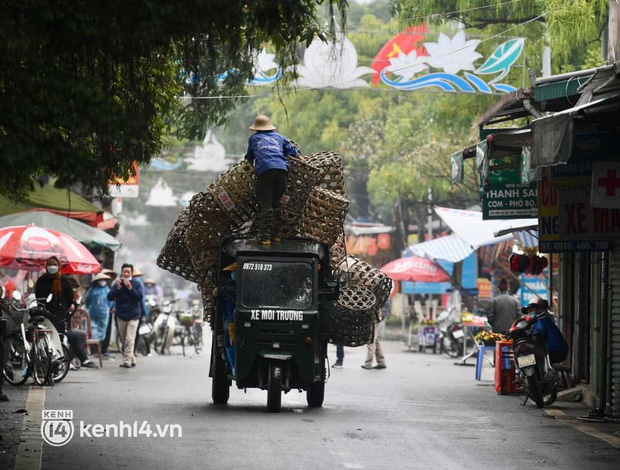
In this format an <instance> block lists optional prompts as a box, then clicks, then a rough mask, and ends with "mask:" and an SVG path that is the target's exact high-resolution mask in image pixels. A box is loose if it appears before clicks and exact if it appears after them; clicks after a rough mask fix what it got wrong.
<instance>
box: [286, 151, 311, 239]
mask: <svg viewBox="0 0 620 470" xmlns="http://www.w3.org/2000/svg"><path fill="white" fill-rule="evenodd" d="M288 165H289V166H288V167H289V172H288V180H287V183H286V190H285V192H284V196H282V201H281V215H280V221H281V225H280V236H281V237H282V238H294V237H295V236H296V235H297V231H296V228H297V221H298V220H299V214H300V213H301V210H302V209H303V207H304V204H305V203H306V201H307V200H308V196H309V194H310V191H311V190H312V188H314V187H315V186H317V185H318V184H319V182H320V179H321V173H320V170H319V169H318V168H316V167H315V166H312V165H311V164H309V163H308V162H307V161H306V160H305V159H304V158H296V157H288Z"/></svg>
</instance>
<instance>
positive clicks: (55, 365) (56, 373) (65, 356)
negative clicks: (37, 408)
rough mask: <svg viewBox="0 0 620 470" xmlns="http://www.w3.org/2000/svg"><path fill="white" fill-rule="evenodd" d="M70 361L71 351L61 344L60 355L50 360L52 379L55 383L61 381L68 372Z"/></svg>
mask: <svg viewBox="0 0 620 470" xmlns="http://www.w3.org/2000/svg"><path fill="white" fill-rule="evenodd" d="M70 362H71V353H70V352H69V348H68V347H67V346H65V345H64V344H63V345H62V356H61V357H57V358H55V359H54V360H53V361H52V380H53V381H54V383H55V384H57V383H60V382H62V380H63V379H64V378H65V377H66V376H67V374H68V373H69V363H70Z"/></svg>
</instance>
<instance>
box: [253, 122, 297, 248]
mask: <svg viewBox="0 0 620 470" xmlns="http://www.w3.org/2000/svg"><path fill="white" fill-rule="evenodd" d="M250 129H251V130H253V131H255V134H254V135H252V136H250V140H249V143H248V151H247V153H246V154H245V159H246V160H247V161H249V162H250V163H252V164H254V169H255V170H256V176H257V177H258V179H257V182H256V199H257V200H258V214H257V215H256V230H257V237H256V240H255V242H256V243H259V244H262V245H271V240H272V238H274V241H279V240H278V239H276V238H275V235H277V230H278V229H279V225H280V214H279V212H280V210H279V209H280V199H281V198H282V195H283V194H284V190H285V188H286V180H287V178H288V162H287V160H286V157H287V156H292V157H296V156H298V152H297V149H296V148H295V147H294V146H293V144H292V143H291V141H290V140H288V139H287V138H286V137H284V136H282V135H280V134H278V133H277V132H275V129H276V128H275V127H274V126H273V125H272V124H271V121H270V120H269V118H268V117H267V116H264V115H260V116H257V117H256V120H255V121H254V124H253V125H252V126H250Z"/></svg>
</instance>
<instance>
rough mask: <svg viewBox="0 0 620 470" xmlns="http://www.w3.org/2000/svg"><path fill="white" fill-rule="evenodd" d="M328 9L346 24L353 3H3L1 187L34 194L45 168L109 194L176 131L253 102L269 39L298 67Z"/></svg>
mask: <svg viewBox="0 0 620 470" xmlns="http://www.w3.org/2000/svg"><path fill="white" fill-rule="evenodd" d="M321 5H327V6H328V7H329V9H330V10H336V9H337V10H339V16H340V18H341V19H342V22H343V23H344V19H345V17H346V15H345V12H346V7H347V2H346V1H345V0H319V1H316V0H287V1H278V2H274V1H270V0H257V1H255V2H244V1H241V0H192V1H176V2H169V1H164V0H148V1H146V0H129V1H127V0H109V1H106V2H92V1H87V0H71V1H68V0H54V1H51V0H24V1H19V2H14V1H2V4H1V7H2V12H3V14H2V16H1V17H0V110H1V112H0V155H1V156H2V162H3V168H2V169H3V171H2V172H1V173H0V194H4V195H8V196H10V197H12V198H23V197H26V195H27V193H28V191H29V190H30V189H31V187H32V185H33V178H34V179H36V178H37V177H39V176H41V175H42V174H49V175H52V176H53V177H55V179H56V184H57V185H58V186H60V187H68V186H70V185H74V184H80V185H82V186H83V187H85V188H94V189H98V190H100V191H106V189H107V184H108V181H109V180H110V179H111V178H112V177H113V176H114V175H116V176H120V177H127V176H128V175H129V174H130V173H131V172H132V163H133V162H134V161H137V162H138V163H141V162H147V161H149V159H150V158H151V157H152V156H153V155H155V154H157V153H159V152H160V151H161V149H162V147H163V145H164V142H165V136H166V133H167V132H169V131H170V130H171V129H173V130H174V131H175V132H176V134H177V135H178V136H181V137H183V136H185V137H189V138H192V139H196V138H201V137H202V136H203V135H204V132H205V126H206V125H209V124H220V123H222V122H223V121H224V119H225V117H226V116H227V114H228V113H230V112H231V111H232V110H233V109H234V108H235V106H237V105H238V104H239V102H242V101H243V97H244V96H246V94H247V92H246V82H247V81H248V80H250V79H251V78H252V76H253V63H254V58H255V56H256V53H257V51H259V50H260V49H261V48H262V47H263V45H264V44H267V43H269V44H271V45H272V47H273V48H274V49H275V51H276V52H277V54H278V60H279V63H280V64H282V65H283V66H285V67H286V66H289V65H292V66H294V65H295V64H296V63H297V61H298V56H297V51H298V46H299V44H300V43H309V42H310V41H311V40H312V39H313V38H314V37H317V36H319V37H323V38H325V37H326V34H327V33H329V32H330V31H332V32H333V31H334V28H335V24H334V23H333V22H332V23H331V24H328V25H327V26H325V25H324V22H323V20H322V19H321V16H320V13H319V11H318V9H319V6H321ZM224 74H226V76H225V79H224V80H222V77H223V76H224ZM181 95H183V96H184V99H183V100H182V105H181V106H179V100H178V97H179V96H181ZM222 95H233V96H238V97H239V98H238V99H233V100H229V99H227V100H221V99H219V97H220V96H222Z"/></svg>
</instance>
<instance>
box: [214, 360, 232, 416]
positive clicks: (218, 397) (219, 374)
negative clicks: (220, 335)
mask: <svg viewBox="0 0 620 470" xmlns="http://www.w3.org/2000/svg"><path fill="white" fill-rule="evenodd" d="M211 354H212V360H213V378H212V381H211V398H212V399H213V403H215V404H216V405H225V404H226V403H228V398H229V397H230V383H229V381H228V377H227V376H226V363H225V362H224V359H223V358H222V355H221V352H220V351H218V350H217V348H213V351H212V353H211Z"/></svg>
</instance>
